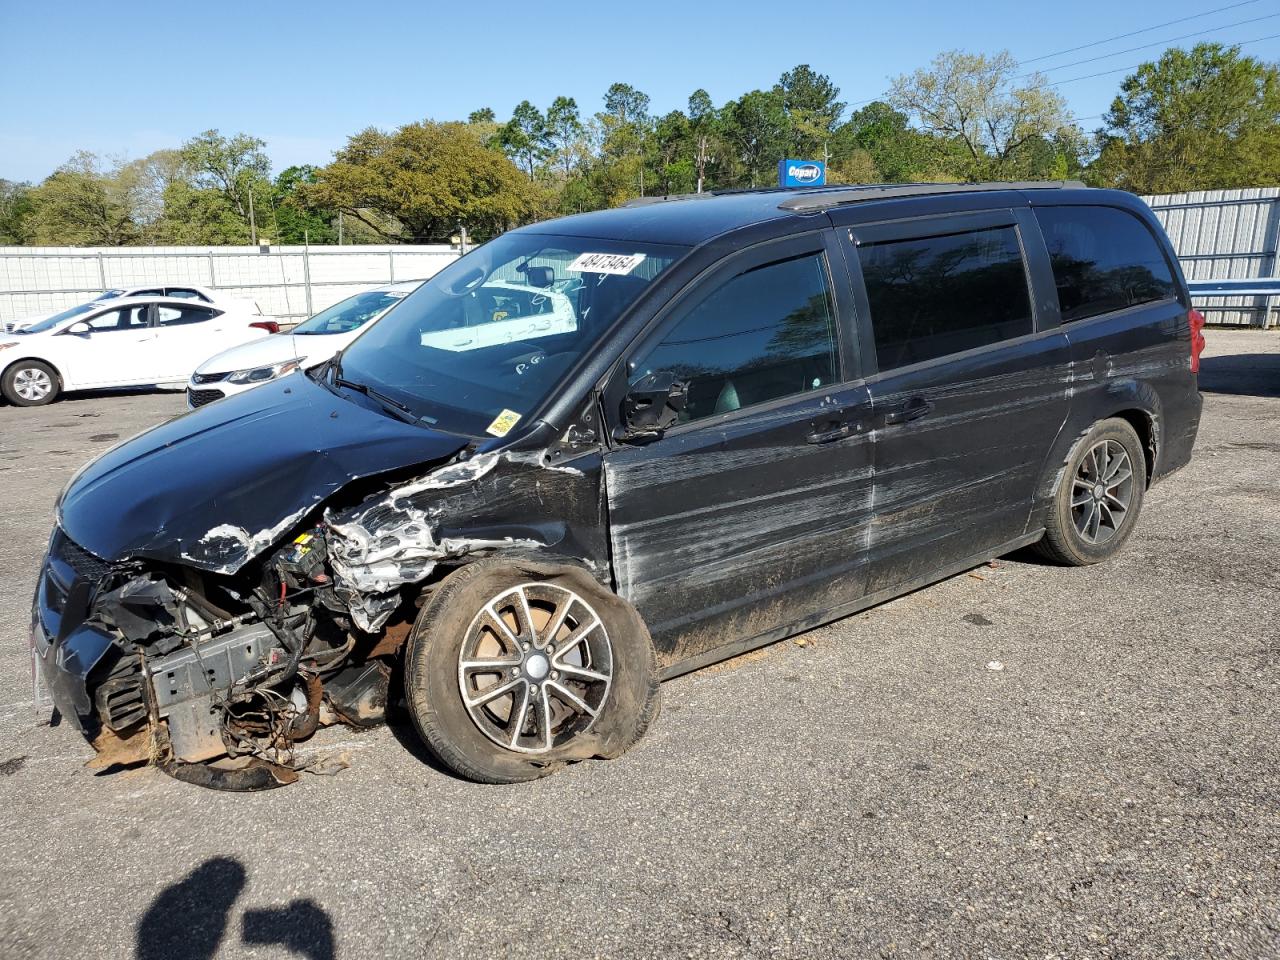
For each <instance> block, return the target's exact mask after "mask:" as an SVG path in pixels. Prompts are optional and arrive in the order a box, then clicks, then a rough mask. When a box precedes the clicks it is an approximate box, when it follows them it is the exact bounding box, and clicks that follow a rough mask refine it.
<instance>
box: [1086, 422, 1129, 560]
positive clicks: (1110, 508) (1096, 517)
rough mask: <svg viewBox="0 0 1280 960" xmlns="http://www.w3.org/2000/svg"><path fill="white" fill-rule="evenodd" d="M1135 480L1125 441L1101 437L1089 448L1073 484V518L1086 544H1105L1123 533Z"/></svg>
mask: <svg viewBox="0 0 1280 960" xmlns="http://www.w3.org/2000/svg"><path fill="white" fill-rule="evenodd" d="M1133 483H1134V476H1133V464H1132V462H1131V461H1130V460H1129V452H1128V451H1127V450H1125V448H1124V446H1123V445H1122V444H1120V443H1118V442H1116V441H1115V440H1102V441H1100V442H1098V443H1095V444H1094V445H1093V446H1092V447H1090V448H1089V452H1088V453H1086V454H1085V455H1084V459H1082V460H1081V461H1080V466H1079V467H1077V468H1076V475H1075V478H1074V479H1073V481H1072V485H1071V519H1072V521H1073V522H1074V523H1075V525H1076V532H1077V533H1078V534H1080V536H1081V538H1082V539H1083V540H1084V541H1085V542H1086V543H1092V544H1101V543H1106V542H1107V541H1108V540H1110V539H1111V538H1112V537H1114V536H1115V535H1116V534H1117V533H1119V532H1120V528H1121V527H1123V526H1124V522H1125V519H1126V518H1127V517H1128V516H1129V504H1130V502H1131V501H1132V500H1133Z"/></svg>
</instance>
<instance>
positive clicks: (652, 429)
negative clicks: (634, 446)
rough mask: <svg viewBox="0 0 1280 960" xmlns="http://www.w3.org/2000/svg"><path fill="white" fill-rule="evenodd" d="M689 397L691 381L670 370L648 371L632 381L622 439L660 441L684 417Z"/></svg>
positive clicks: (623, 409) (629, 440) (625, 410)
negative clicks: (680, 378) (677, 376)
mask: <svg viewBox="0 0 1280 960" xmlns="http://www.w3.org/2000/svg"><path fill="white" fill-rule="evenodd" d="M688 400H689V384H688V383H687V382H686V381H684V380H677V379H676V376H675V374H673V373H671V372H669V371H665V370H663V371H659V372H657V373H650V374H646V375H645V376H643V377H641V378H640V379H639V380H637V381H636V382H635V383H634V384H632V386H631V389H630V390H628V391H627V396H626V399H625V400H623V401H622V414H623V419H624V427H623V429H622V430H621V431H620V434H619V435H618V439H619V440H625V441H628V442H632V443H635V442H646V441H649V440H657V439H658V438H659V437H661V436H662V435H663V433H665V432H666V431H667V430H668V429H669V428H670V427H673V426H675V424H676V423H677V422H678V421H679V419H680V412H681V411H682V410H683V409H684V406H685V404H686V403H687V402H688Z"/></svg>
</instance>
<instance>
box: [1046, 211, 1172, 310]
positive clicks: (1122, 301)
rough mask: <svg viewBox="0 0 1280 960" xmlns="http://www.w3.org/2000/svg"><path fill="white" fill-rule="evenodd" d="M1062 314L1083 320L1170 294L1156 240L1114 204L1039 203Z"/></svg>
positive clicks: (1168, 278) (1167, 274) (1166, 269)
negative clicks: (1083, 205)
mask: <svg viewBox="0 0 1280 960" xmlns="http://www.w3.org/2000/svg"><path fill="white" fill-rule="evenodd" d="M1036 219H1037V220H1039V221H1040V230H1041V232H1043V233H1044V242H1045V244H1046V246H1048V248H1049V259H1050V261H1051V262H1052V264H1053V281H1054V284H1055V285H1056V286H1057V288H1058V303H1059V304H1060V305H1061V307H1062V319H1063V320H1068V321H1070V320H1084V319H1086V318H1088V317H1096V316H1098V314H1101V313H1109V312H1111V311H1112V310H1123V309H1125V308H1126V307H1132V306H1135V305H1137V304H1140V303H1149V302H1151V301H1153V300H1164V299H1167V298H1170V297H1173V296H1174V295H1175V291H1174V285H1173V276H1172V274H1171V273H1170V271H1169V264H1168V262H1167V261H1166V260H1165V258H1164V254H1163V253H1162V252H1161V249H1160V244H1159V243H1158V242H1157V241H1156V238H1155V237H1154V236H1152V235H1151V231H1150V230H1148V229H1147V226H1146V224H1144V223H1143V222H1142V221H1141V220H1139V219H1138V218H1137V217H1135V216H1133V215H1132V214H1129V213H1126V212H1125V211H1123V210H1117V209H1115V208H1114V207H1039V208H1037V209H1036Z"/></svg>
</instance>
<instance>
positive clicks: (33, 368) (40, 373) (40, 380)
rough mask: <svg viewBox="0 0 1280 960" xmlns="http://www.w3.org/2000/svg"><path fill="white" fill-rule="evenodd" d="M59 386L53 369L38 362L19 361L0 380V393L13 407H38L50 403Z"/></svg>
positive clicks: (55, 395) (56, 394)
mask: <svg viewBox="0 0 1280 960" xmlns="http://www.w3.org/2000/svg"><path fill="white" fill-rule="evenodd" d="M59 390H60V385H59V383H58V375H57V374H56V373H55V372H54V370H53V367H51V366H49V365H48V364H47V363H43V362H42V361H40V360H19V361H17V362H16V363H14V364H13V365H12V366H10V367H9V369H7V370H6V371H5V372H4V377H3V378H0V392H3V393H4V397H5V399H6V400H8V401H9V402H10V403H12V404H13V405H14V406H15V407H39V406H43V405H44V404H46V403H52V402H53V401H54V399H55V398H56V397H57V396H58V392H59Z"/></svg>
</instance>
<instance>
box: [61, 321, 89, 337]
mask: <svg viewBox="0 0 1280 960" xmlns="http://www.w3.org/2000/svg"><path fill="white" fill-rule="evenodd" d="M92 329H93V328H92V327H90V326H89V323H88V321H86V320H77V321H76V322H75V323H73V324H72V325H71V326H69V327H67V333H74V334H75V335H76V336H77V337H87V336H88V335H89V332H90V331H91V330H92Z"/></svg>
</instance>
